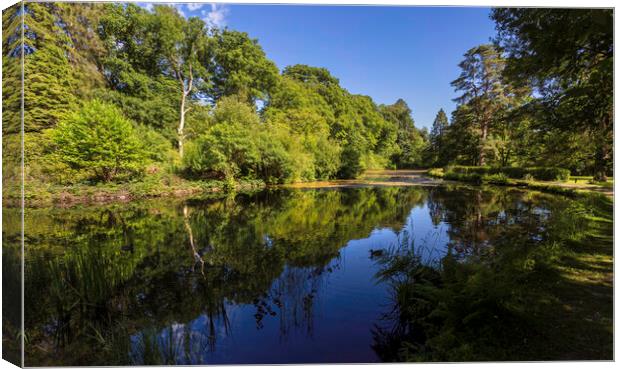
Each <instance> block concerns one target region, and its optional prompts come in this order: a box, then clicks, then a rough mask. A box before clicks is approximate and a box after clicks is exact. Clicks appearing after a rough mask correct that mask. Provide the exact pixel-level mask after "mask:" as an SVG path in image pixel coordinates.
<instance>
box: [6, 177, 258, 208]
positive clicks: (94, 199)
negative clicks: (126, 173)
mask: <svg viewBox="0 0 620 369" xmlns="http://www.w3.org/2000/svg"><path fill="white" fill-rule="evenodd" d="M231 187H232V185H231V184H230V183H227V182H224V181H216V180H210V181H189V180H186V179H183V178H181V177H178V176H175V175H151V176H146V177H144V178H142V179H141V180H139V181H138V180H137V181H133V182H126V183H113V182H112V183H99V184H96V185H90V184H77V185H71V186H62V185H53V184H45V183H41V182H29V181H26V183H25V185H24V201H25V203H26V206H28V207H43V206H73V205H77V204H105V203H110V202H129V201H133V200H140V199H148V198H157V197H186V196H192V195H198V194H215V193H220V192H226V191H231V190H232V191H237V192H242V191H253V190H257V189H261V188H264V187H265V183H264V182H262V181H249V180H246V181H240V182H237V183H235V184H234V188H231ZM20 203H21V191H20V188H19V187H10V186H7V185H6V184H5V188H4V189H3V204H4V206H16V207H17V206H20Z"/></svg>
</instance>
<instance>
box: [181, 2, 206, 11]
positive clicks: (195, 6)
mask: <svg viewBox="0 0 620 369" xmlns="http://www.w3.org/2000/svg"><path fill="white" fill-rule="evenodd" d="M185 6H187V9H188V10H189V11H190V12H193V11H194V10H198V9H200V8H202V7H203V6H205V4H201V3H189V4H185Z"/></svg>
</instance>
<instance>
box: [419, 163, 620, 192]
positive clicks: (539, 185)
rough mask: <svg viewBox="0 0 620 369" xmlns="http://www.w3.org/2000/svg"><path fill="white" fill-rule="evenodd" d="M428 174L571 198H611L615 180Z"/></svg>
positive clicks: (439, 171) (432, 171)
mask: <svg viewBox="0 0 620 369" xmlns="http://www.w3.org/2000/svg"><path fill="white" fill-rule="evenodd" d="M426 174H427V175H428V176H430V177H433V178H441V179H445V180H450V181H459V182H468V183H474V184H492V185H498V186H514V187H522V188H527V189H530V190H535V191H541V192H546V193H552V194H558V195H566V196H571V197H578V196H580V195H583V194H587V193H601V194H604V195H607V196H609V197H611V196H613V179H610V180H608V181H607V182H602V183H594V182H593V180H592V177H587V176H579V177H575V176H571V177H570V179H568V180H566V181H540V180H533V179H514V178H509V177H507V176H506V175H504V174H502V173H497V174H479V173H455V172H445V171H444V169H442V168H432V169H429V170H428V171H427V172H426Z"/></svg>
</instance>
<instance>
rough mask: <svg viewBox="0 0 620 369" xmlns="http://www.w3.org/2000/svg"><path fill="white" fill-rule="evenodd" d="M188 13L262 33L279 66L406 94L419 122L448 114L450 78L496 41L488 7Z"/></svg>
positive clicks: (378, 97) (192, 7) (379, 98)
mask: <svg viewBox="0 0 620 369" xmlns="http://www.w3.org/2000/svg"><path fill="white" fill-rule="evenodd" d="M176 6H177V8H178V9H179V10H180V11H181V12H182V13H183V14H184V15H185V16H199V17H201V18H203V19H205V20H206V21H208V22H209V23H211V24H214V25H216V26H220V27H224V26H227V27H229V28H231V29H235V30H239V31H244V32H247V33H248V34H250V36H251V37H253V38H258V40H259V43H260V44H261V45H262V47H263V48H264V50H265V52H266V53H267V56H268V57H269V58H270V59H272V60H273V61H274V62H275V63H276V64H277V65H278V67H279V68H281V69H282V68H284V67H285V66H287V65H291V64H308V65H312V66H320V67H325V68H327V69H329V70H330V71H331V72H332V74H333V75H334V76H336V77H337V78H339V79H340V83H341V85H342V86H343V87H344V88H346V89H347V90H349V91H350V92H351V93H356V94H363V95H369V96H371V97H372V98H373V99H374V100H375V101H376V102H377V103H383V104H391V103H393V102H394V101H396V100H397V99H398V98H403V99H404V100H405V101H406V102H407V104H409V106H410V107H411V109H412V110H413V118H414V120H415V122H416V126H417V127H429V128H430V126H431V125H432V122H433V119H434V118H435V114H436V113H437V111H438V110H439V108H444V110H446V112H447V113H448V115H449V114H450V113H451V112H452V110H453V109H454V107H455V104H454V103H453V102H452V98H454V97H455V96H456V93H455V92H454V90H453V88H452V87H451V86H450V82H451V81H452V80H454V79H455V78H457V77H458V74H459V68H458V66H457V65H458V63H459V62H460V61H461V59H462V56H463V54H464V53H465V51H467V50H468V49H469V48H471V47H473V46H476V45H479V44H482V43H486V42H489V39H490V38H491V37H493V36H494V34H495V30H494V24H493V22H492V21H491V20H490V19H489V17H488V15H489V12H490V10H489V8H459V7H443V8H441V7H434V8H429V7H380V6H357V7H353V6H350V7H345V6H318V5H317V6H301V5H232V4H231V5H227V4H217V5H213V4H208V3H207V4H185V5H180V4H177V5H176Z"/></svg>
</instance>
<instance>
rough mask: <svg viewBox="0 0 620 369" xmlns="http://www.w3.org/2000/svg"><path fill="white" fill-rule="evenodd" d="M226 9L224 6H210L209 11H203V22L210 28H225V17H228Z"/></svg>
mask: <svg viewBox="0 0 620 369" xmlns="http://www.w3.org/2000/svg"><path fill="white" fill-rule="evenodd" d="M228 10H229V9H228V8H227V7H226V6H224V5H219V4H211V10H210V11H209V10H203V11H202V15H203V18H202V19H203V20H204V21H205V22H206V23H207V24H208V25H209V26H210V27H216V28H222V27H224V26H226V16H227V15H228Z"/></svg>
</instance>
